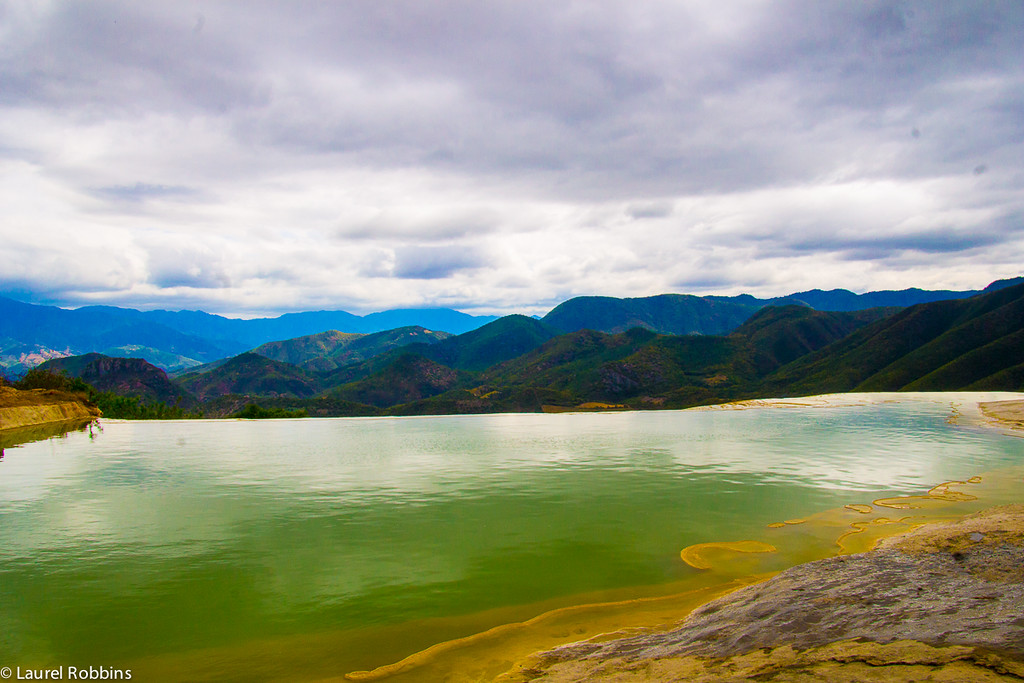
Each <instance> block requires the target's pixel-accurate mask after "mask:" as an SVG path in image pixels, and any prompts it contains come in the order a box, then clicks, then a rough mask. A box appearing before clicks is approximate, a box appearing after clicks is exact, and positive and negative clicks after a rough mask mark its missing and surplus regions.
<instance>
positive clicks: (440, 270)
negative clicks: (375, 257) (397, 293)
mask: <svg viewBox="0 0 1024 683" xmlns="http://www.w3.org/2000/svg"><path fill="white" fill-rule="evenodd" d="M489 263H490V259H489V258H488V257H487V255H486V254H484V253H483V252H482V251H480V250H478V249H473V248H465V247H454V246H452V247H399V248H398V249H396V250H395V264H394V270H393V275H394V276H395V277H397V278H405V279H413V280H437V279H441V278H446V277H449V276H451V275H452V274H454V273H456V272H459V271H464V270H470V269H476V268H483V267H485V266H487V265H488V264H489Z"/></svg>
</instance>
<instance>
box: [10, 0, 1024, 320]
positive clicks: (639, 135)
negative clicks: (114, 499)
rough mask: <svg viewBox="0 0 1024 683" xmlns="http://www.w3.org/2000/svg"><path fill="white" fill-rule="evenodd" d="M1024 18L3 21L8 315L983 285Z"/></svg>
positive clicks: (838, 5) (1018, 166)
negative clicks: (114, 308) (21, 309)
mask: <svg viewBox="0 0 1024 683" xmlns="http://www.w3.org/2000/svg"><path fill="white" fill-rule="evenodd" d="M1022 55H1024V3H1021V2H1020V1H1019V0H1007V1H1006V2H965V3H956V2H945V1H944V2H931V1H928V2H870V1H862V0H855V1H851V2H838V1H837V2H831V1H830V2H821V1H819V0H808V1H806V2H800V1H792V2H791V1H788V0H786V1H781V2H760V1H758V2H746V1H743V0H725V1H723V0H711V1H708V2H682V1H680V0H675V1H671V2H667V1H661V0H650V1H648V2H637V1H636V0H622V1H617V0H607V1H606V0H587V1H578V2H575V1H569V0H538V1H532V0H495V1H487V0H403V1H391V0H352V1H349V2H320V1H317V2H296V1H293V0H290V1H287V2H285V1H283V0H282V1H280V2H259V1H248V2H244V3H241V2H189V1H187V0H178V1H176V2H105V1H99V0H96V1H89V2H84V1H82V2H62V1H60V0H53V1H48V0H0V211H2V214H0V264H2V265H0V293H6V294H7V295H8V296H12V297H14V298H19V299H22V300H31V301H35V302H44V303H55V304H59V305H65V306H77V305H84V304H89V303H108V304H115V305H122V306H132V307H136V308H168V309H175V310H176V309H182V308H202V309H204V310H208V311H211V312H218V313H223V314H228V315H241V316H252V315H264V314H274V313H280V312H285V311H292V310H310V309H322V308H331V309H333V308H340V309H345V310H349V311H352V312H356V313H366V312H370V311H374V310H381V309H386V308H396V307H414V306H447V307H452V308H458V309H461V310H465V311H467V312H475V313H505V312H524V313H543V312H545V311H546V310H548V309H549V308H550V307H551V306H552V305H554V304H555V303H557V302H559V301H562V300H564V299H567V298H570V297H572V296H576V295H581V294H604V295H612V296H646V295H651V294H659V293H664V292H680V293H692V294H712V293H714V294H738V293H742V292H748V293H751V294H755V295H762V296H769V295H780V294H787V293H790V292H794V291H799V290H803V289H810V288H814V287H821V288H825V289H830V288H834V287H844V288H847V289H852V290H854V291H860V292H863V291H868V290H877V289H901V288H906V287H913V286H917V287H922V288H927V289H939V288H943V289H945V288H949V289H977V288H981V287H984V286H985V285H986V284H988V283H989V282H990V281H992V280H994V279H998V278H1002V277H1011V276H1016V275H1020V274H1021V272H1022V270H1024V268H1022V266H1021V264H1024V58H1022Z"/></svg>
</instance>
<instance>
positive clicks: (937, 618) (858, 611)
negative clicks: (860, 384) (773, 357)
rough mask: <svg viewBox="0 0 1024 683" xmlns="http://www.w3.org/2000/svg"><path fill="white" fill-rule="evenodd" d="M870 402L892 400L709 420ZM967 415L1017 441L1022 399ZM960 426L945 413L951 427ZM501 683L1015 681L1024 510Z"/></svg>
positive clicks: (529, 666) (1023, 625) (536, 662)
mask: <svg viewBox="0 0 1024 683" xmlns="http://www.w3.org/2000/svg"><path fill="white" fill-rule="evenodd" d="M944 398H945V397H944ZM957 398H959V397H957ZM964 398H967V397H966V396H965V397H964ZM879 400H888V397H884V396H882V395H863V396H861V395H845V396H841V397H838V396H837V397H832V396H825V397H811V399H807V398H804V399H786V400H778V401H774V402H764V401H758V402H753V401H751V402H742V403H739V404H731V405H727V406H720V407H714V408H713V409H747V408H760V407H791V406H792V407H805V406H808V407H809V406H817V405H821V406H828V405H836V404H837V403H840V404H846V403H851V402H852V403H858V402H876V401H879ZM967 403H968V405H967V409H968V410H969V412H970V413H972V414H970V415H967V416H965V417H968V418H969V421H970V422H971V423H973V424H987V425H988V426H992V427H996V428H1000V429H1003V430H1006V431H1007V433H1010V434H1013V435H1016V436H1024V400H1020V398H1019V395H1018V397H1015V398H1014V399H1013V400H997V401H988V402H982V403H980V404H979V403H974V402H970V401H968V402H967ZM775 404H778V405H775ZM974 406H977V408H976V409H975V407H974ZM959 417H961V414H960V412H959V410H957V409H954V415H953V418H952V419H951V421H952V422H956V421H957V419H958V418H959ZM499 680H500V681H503V682H504V683H526V682H528V681H529V682H533V681H536V682H537V683H541V682H543V683H559V682H568V681H602V682H608V683H613V682H621V683H625V682H631V681H683V680H685V681H688V682H693V683H725V682H739V681H749V680H758V681H773V682H778V683H787V682H793V683H797V682H800V683H804V682H806V683H810V682H812V681H813V682H819V681H820V682H822V683H824V682H826V681H827V682H830V683H832V682H835V683H844V682H851V683H852V682H853V681H900V682H902V681H1024V505H1009V506H1002V507H996V508H991V509H989V510H985V511H982V512H979V513H976V514H974V515H970V516H967V517H964V518H963V519H961V520H960V521H958V522H955V523H948V522H947V523H936V524H930V525H926V526H923V527H920V528H918V529H916V530H914V531H912V532H909V533H907V534H903V535H901V536H896V537H892V538H889V539H886V540H884V541H882V542H881V543H880V544H879V546H878V547H877V548H875V549H874V550H872V551H870V552H867V553H862V554H857V555H845V556H838V557H834V558H829V559H825V560H819V561H817V562H810V563H807V564H803V565H799V566H796V567H793V568H791V569H789V570H786V571H784V572H782V573H780V574H778V575H776V576H774V577H773V578H771V579H769V580H767V581H765V582H763V583H758V584H754V585H751V586H748V587H746V588H743V589H740V590H738V591H735V592H733V593H730V594H728V595H726V596H724V597H722V598H719V599H717V600H715V601H712V602H709V603H707V604H705V605H703V606H701V607H699V608H697V609H696V610H694V611H693V612H692V613H690V614H689V615H688V616H687V617H686V619H684V620H683V621H681V622H680V623H678V624H676V625H675V626H674V627H671V628H669V629H668V630H662V631H648V632H643V633H640V634H637V635H632V636H628V637H621V638H617V639H608V638H599V639H594V640H591V641H586V642H581V643H573V644H569V645H565V646H562V647H558V648H555V649H553V650H549V651H547V652H540V653H537V654H535V655H533V656H531V657H530V658H528V659H527V660H525V661H523V662H521V663H520V664H518V665H517V666H516V667H515V668H514V669H513V670H512V671H510V672H509V673H507V674H505V675H504V676H502V677H501V678H500V679H499Z"/></svg>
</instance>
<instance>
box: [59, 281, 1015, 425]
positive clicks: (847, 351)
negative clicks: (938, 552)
mask: <svg viewBox="0 0 1024 683" xmlns="http://www.w3.org/2000/svg"><path fill="white" fill-rule="evenodd" d="M674 305H675V304H673V303H670V304H669V306H670V307H671V306H674ZM442 337H443V338H442ZM417 339H427V340H428V341H429V342H430V343H427V342H421V341H416V340H417ZM410 341H411V342H412V343H406V342H410ZM360 345H362V346H360ZM260 351H261V353H262V354H270V355H274V356H275V357H276V358H278V359H280V360H275V359H274V358H271V357H267V356H266V355H261V353H252V352H248V353H243V354H241V355H239V356H235V357H233V358H230V359H228V360H226V361H222V362H220V361H219V362H217V363H213V364H207V365H205V366H201V367H199V368H197V369H195V370H193V371H192V372H189V373H187V374H185V375H182V376H181V377H179V378H177V379H176V380H174V381H173V384H171V382H169V381H168V380H167V377H166V375H164V374H163V372H162V371H161V370H159V369H157V368H154V367H152V366H151V365H149V364H148V363H145V362H144V361H141V360H134V361H131V362H129V361H127V360H125V359H112V358H106V357H104V356H99V355H98V354H90V355H86V356H79V357H76V358H68V359H61V360H56V361H51V362H50V363H48V364H47V366H46V367H48V368H54V369H59V370H62V371H64V372H67V373H68V374H72V375H75V376H79V377H82V378H83V379H86V381H89V382H94V383H95V386H96V387H97V388H102V389H104V390H111V391H116V392H123V393H127V394H131V395H137V396H141V397H143V398H146V399H147V400H149V399H152V400H162V401H166V400H171V399H173V400H175V401H177V402H179V403H185V404H187V405H191V404H192V402H195V403H196V404H201V408H202V409H203V410H205V411H206V414H207V415H227V414H233V413H234V412H237V411H238V410H240V409H241V408H242V407H243V406H244V405H246V404H247V403H259V404H260V405H267V406H270V407H272V408H275V409H277V408H281V409H284V408H287V409H302V410H306V411H307V412H308V413H309V414H313V415H372V414H396V415H403V414H440V413H474V412H497V411H536V410H567V409H612V408H633V409H650V408H679V407H686V406H692V405H698V404H703V403H714V402H722V401H728V400H735V399H744V398H756V397H770V396H793V395H806V394H816V393H831V392H842V391H898V390H927V391H938V390H960V389H985V390H996V389H1001V390H1020V389H1022V388H1024V284H1018V285H1012V286H1008V287H1001V288H1000V287H993V288H991V289H990V290H989V291H987V292H986V293H982V294H979V295H976V296H974V297H971V298H967V299H953V300H944V301H938V302H930V303H923V304H917V305H915V306H911V307H909V308H876V309H869V310H862V311H853V312H842V311H833V312H829V311H818V310H814V309H812V308H810V307H807V306H804V305H773V306H765V307H762V308H760V309H758V310H757V311H756V312H755V313H754V314H753V315H752V316H750V317H749V318H748V319H747V320H746V321H745V322H744V323H743V324H741V325H739V326H738V327H736V328H734V329H733V330H732V331H731V332H730V333H729V334H723V335H710V334H691V335H672V334H661V333H658V332H655V331H652V330H650V329H645V328H643V327H633V328H631V329H629V330H627V331H625V332H619V333H614V334H613V333H607V332H601V331H597V330H592V329H581V330H576V331H572V332H569V333H560V332H559V330H557V329H555V328H554V327H552V326H551V325H550V324H548V323H547V322H545V321H541V320H535V319H533V318H528V317H525V316H506V317H504V318H500V319H498V320H495V321H493V322H491V323H488V324H487V325H484V326H482V327H480V328H478V329H475V330H471V331H469V332H466V333H463V334H460V335H455V336H443V335H438V334H436V333H433V332H429V331H427V330H424V329H422V328H404V329H400V330H392V331H390V332H388V333H378V334H377V335H358V334H348V335H346V334H344V333H340V332H334V331H332V332H328V333H323V334H319V335H312V336H307V337H302V338H299V339H294V340H289V341H287V342H280V343H275V344H268V345H266V346H264V347H263V348H262V349H260ZM371 353H373V354H374V355H370V354H371ZM285 361H290V362H285ZM296 363H299V364H301V367H300V366H299V365H297V364H296ZM133 373H135V374H136V375H137V376H134V375H133ZM157 375H159V377H158V376H157ZM158 385H159V388H158V389H156V388H154V387H158ZM168 385H170V386H171V387H173V390H170V389H168V388H167V386H168Z"/></svg>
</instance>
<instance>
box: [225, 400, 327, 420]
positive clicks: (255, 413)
mask: <svg viewBox="0 0 1024 683" xmlns="http://www.w3.org/2000/svg"><path fill="white" fill-rule="evenodd" d="M308 415H309V413H307V412H306V411H305V410H303V409H299V410H286V409H284V408H263V407H262V406H258V405H256V404H255V403H249V404H246V406H245V407H244V408H242V409H241V410H239V411H238V412H237V413H235V414H234V415H232V416H231V417H240V418H242V419H245V420H266V419H270V418H280V417H307V416H308Z"/></svg>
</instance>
